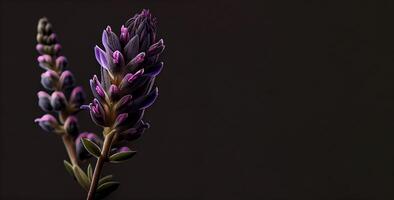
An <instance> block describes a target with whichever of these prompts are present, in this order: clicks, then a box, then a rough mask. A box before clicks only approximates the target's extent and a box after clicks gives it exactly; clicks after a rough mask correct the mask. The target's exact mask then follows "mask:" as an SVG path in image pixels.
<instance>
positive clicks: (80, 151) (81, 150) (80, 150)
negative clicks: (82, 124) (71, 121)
mask: <svg viewBox="0 0 394 200" xmlns="http://www.w3.org/2000/svg"><path fill="white" fill-rule="evenodd" d="M82 138H85V139H88V140H90V141H92V142H94V143H95V144H97V145H99V146H100V145H101V143H102V141H101V139H100V138H99V137H98V136H97V135H96V134H94V133H81V134H79V136H78V137H77V139H75V148H76V151H77V155H78V158H79V159H80V160H85V159H88V158H90V157H92V155H91V154H90V153H89V152H88V151H87V150H86V149H85V147H84V146H83V144H82V141H81V139H82Z"/></svg>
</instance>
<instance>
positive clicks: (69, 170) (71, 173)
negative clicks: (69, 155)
mask: <svg viewBox="0 0 394 200" xmlns="http://www.w3.org/2000/svg"><path fill="white" fill-rule="evenodd" d="M63 163H64V167H65V168H66V170H67V172H68V173H69V174H70V175H71V176H72V177H74V172H73V166H72V165H71V163H69V162H68V161H67V160H64V161H63Z"/></svg>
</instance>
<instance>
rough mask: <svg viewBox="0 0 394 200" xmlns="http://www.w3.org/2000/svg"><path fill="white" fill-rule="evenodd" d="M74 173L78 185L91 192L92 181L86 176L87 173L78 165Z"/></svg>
mask: <svg viewBox="0 0 394 200" xmlns="http://www.w3.org/2000/svg"><path fill="white" fill-rule="evenodd" d="M73 171H74V175H75V178H76V179H77V181H78V183H79V184H80V185H81V186H82V187H83V188H84V189H85V190H89V187H90V181H89V179H88V176H87V175H86V174H85V172H84V171H83V170H82V169H81V168H80V167H79V166H78V165H74V167H73Z"/></svg>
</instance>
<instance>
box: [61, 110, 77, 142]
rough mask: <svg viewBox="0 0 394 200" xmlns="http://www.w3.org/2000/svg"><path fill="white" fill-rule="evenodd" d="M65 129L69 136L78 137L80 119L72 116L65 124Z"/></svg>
mask: <svg viewBox="0 0 394 200" xmlns="http://www.w3.org/2000/svg"><path fill="white" fill-rule="evenodd" d="M64 129H65V130H66V132H67V133H68V134H70V135H72V136H74V137H76V136H78V134H79V127H78V119H77V118H76V117H75V116H72V115H71V116H69V117H67V119H66V121H65V122H64Z"/></svg>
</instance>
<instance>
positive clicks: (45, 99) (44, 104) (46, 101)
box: [37, 91, 52, 112]
mask: <svg viewBox="0 0 394 200" xmlns="http://www.w3.org/2000/svg"><path fill="white" fill-rule="evenodd" d="M37 96H38V106H40V108H41V109H42V110H43V111H45V112H51V111H52V105H51V96H49V94H48V93H46V92H44V91H39V92H38V93H37Z"/></svg>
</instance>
